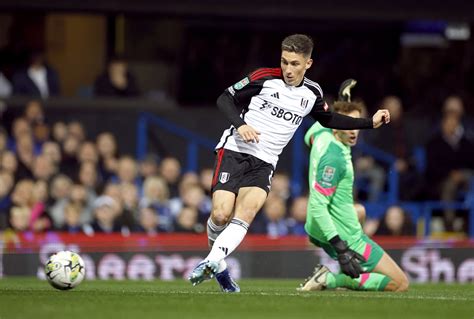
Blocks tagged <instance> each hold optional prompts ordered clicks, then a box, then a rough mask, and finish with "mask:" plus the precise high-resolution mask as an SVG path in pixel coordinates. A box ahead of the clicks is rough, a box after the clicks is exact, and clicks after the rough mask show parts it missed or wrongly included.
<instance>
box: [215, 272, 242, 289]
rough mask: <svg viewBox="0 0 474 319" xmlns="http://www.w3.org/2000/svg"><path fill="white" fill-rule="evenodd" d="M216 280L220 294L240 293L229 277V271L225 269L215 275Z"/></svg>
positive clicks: (237, 286)
mask: <svg viewBox="0 0 474 319" xmlns="http://www.w3.org/2000/svg"><path fill="white" fill-rule="evenodd" d="M216 280H217V282H218V283H219V286H220V287H221V290H222V292H240V287H239V285H238V284H237V283H236V282H235V281H234V279H232V277H231V276H230V273H229V270H227V269H226V270H224V271H221V272H220V273H218V274H216Z"/></svg>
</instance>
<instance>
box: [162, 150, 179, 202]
mask: <svg viewBox="0 0 474 319" xmlns="http://www.w3.org/2000/svg"><path fill="white" fill-rule="evenodd" d="M160 175H161V176H162V177H163V178H164V179H165V181H166V183H167V184H168V189H169V193H170V198H173V197H177V196H179V189H178V184H179V179H180V177H181V163H180V162H179V160H178V159H177V158H175V157H165V158H164V159H162V160H161V163H160Z"/></svg>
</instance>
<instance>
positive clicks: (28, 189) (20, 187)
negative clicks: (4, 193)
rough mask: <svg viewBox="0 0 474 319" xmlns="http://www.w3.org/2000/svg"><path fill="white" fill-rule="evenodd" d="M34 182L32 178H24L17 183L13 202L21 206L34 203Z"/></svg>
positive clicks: (12, 197) (29, 205) (28, 205)
mask: <svg viewBox="0 0 474 319" xmlns="http://www.w3.org/2000/svg"><path fill="white" fill-rule="evenodd" d="M33 187H34V183H33V181H32V180H30V179H22V180H20V181H19V182H18V183H16V185H15V187H14V188H13V193H12V196H11V199H12V203H13V205H15V206H19V207H28V208H30V207H31V205H32V194H33Z"/></svg>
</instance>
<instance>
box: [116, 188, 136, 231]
mask: <svg viewBox="0 0 474 319" xmlns="http://www.w3.org/2000/svg"><path fill="white" fill-rule="evenodd" d="M119 187H120V195H121V198H122V213H121V214H120V216H119V222H120V223H121V224H122V225H124V226H127V227H128V228H129V229H134V228H135V226H136V224H137V220H138V188H137V186H136V185H135V184H131V183H122V184H120V186H119Z"/></svg>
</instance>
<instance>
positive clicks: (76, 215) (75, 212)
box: [60, 203, 83, 234]
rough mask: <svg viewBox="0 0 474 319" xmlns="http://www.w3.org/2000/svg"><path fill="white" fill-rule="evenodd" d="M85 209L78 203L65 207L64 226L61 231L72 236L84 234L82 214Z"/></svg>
mask: <svg viewBox="0 0 474 319" xmlns="http://www.w3.org/2000/svg"><path fill="white" fill-rule="evenodd" d="M82 210H83V207H82V206H81V205H80V204H78V203H68V204H67V205H66V206H65V207H64V225H63V226H62V227H61V228H60V230H61V231H64V232H68V233H70V234H77V233H82V232H83V228H82V224H81V212H82Z"/></svg>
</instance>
